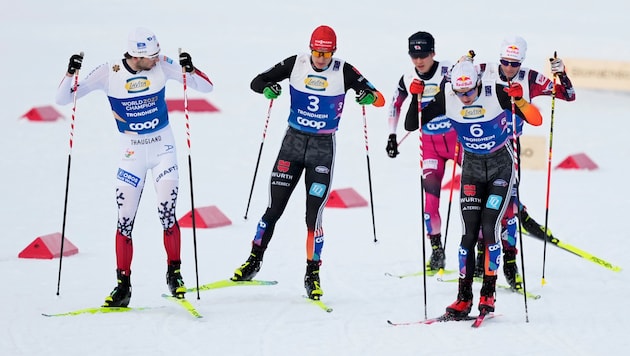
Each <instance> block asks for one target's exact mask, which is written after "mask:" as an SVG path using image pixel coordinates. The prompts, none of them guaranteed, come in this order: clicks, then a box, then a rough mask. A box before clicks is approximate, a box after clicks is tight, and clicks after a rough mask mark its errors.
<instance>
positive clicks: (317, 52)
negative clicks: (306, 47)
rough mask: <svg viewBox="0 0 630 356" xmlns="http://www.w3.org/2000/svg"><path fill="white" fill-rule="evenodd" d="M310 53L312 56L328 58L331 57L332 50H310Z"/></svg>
mask: <svg viewBox="0 0 630 356" xmlns="http://www.w3.org/2000/svg"><path fill="white" fill-rule="evenodd" d="M311 55H313V57H324V58H330V57H332V55H333V53H332V52H320V51H315V50H313V51H311Z"/></svg>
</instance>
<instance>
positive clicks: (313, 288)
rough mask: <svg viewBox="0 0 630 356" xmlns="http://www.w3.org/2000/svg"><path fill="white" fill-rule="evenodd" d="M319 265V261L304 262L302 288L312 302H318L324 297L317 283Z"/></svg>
mask: <svg viewBox="0 0 630 356" xmlns="http://www.w3.org/2000/svg"><path fill="white" fill-rule="evenodd" d="M321 264H322V263H321V261H306V274H305V275H304V288H306V295H307V296H308V297H309V298H311V299H314V300H319V299H320V298H321V297H322V296H323V295H324V291H323V290H322V288H321V286H320V283H319V266H320V265H321Z"/></svg>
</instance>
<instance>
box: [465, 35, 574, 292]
mask: <svg viewBox="0 0 630 356" xmlns="http://www.w3.org/2000/svg"><path fill="white" fill-rule="evenodd" d="M526 53H527V42H526V41H525V40H524V39H523V38H522V37H520V36H508V37H506V38H505V39H504V40H503V41H502V43H501V47H500V59H499V63H489V64H480V67H481V68H483V69H484V70H485V72H486V75H485V76H486V77H488V78H490V77H494V78H496V82H497V84H501V85H503V86H508V85H509V83H519V84H521V86H522V87H523V99H525V100H527V101H528V102H531V100H532V99H533V98H535V97H537V96H541V95H546V96H551V95H553V93H554V90H553V89H554V83H553V81H552V80H550V79H549V78H547V77H545V76H544V75H542V74H541V73H539V72H537V71H535V70H533V69H529V68H526V67H523V66H522V63H523V60H525V56H526ZM551 73H552V74H553V75H555V76H557V78H558V81H559V82H558V83H556V86H555V97H556V98H558V99H561V100H566V101H574V100H575V91H574V89H573V84H572V83H571V81H570V80H569V77H568V76H567V74H566V71H565V67H564V62H563V61H562V59H560V58H552V59H551ZM508 121H509V122H508V126H509V129H510V135H511V129H512V122H511V121H510V120H508ZM516 122H517V129H516V135H517V137H520V135H521V134H522V132H523V121H522V120H521V118H520V117H518V116H517V120H516ZM517 152H518V153H520V140H518V139H517ZM511 200H512V204H513V206H514V208H513V209H508V210H507V211H506V215H505V217H504V219H503V224H504V225H506V227H507V232H506V234H504V237H503V239H502V243H503V274H504V276H505V279H506V281H507V282H508V284H509V285H510V287H511V288H512V289H521V288H522V282H523V278H522V277H521V275H520V273H519V271H518V266H517V264H516V255H517V253H518V249H517V248H516V239H517V226H518V224H517V217H518V215H516V214H517V213H516V212H517V211H520V214H521V218H522V221H521V224H522V226H523V228H524V229H525V230H526V231H527V232H528V233H530V234H532V235H534V236H536V237H538V238H540V239H545V228H544V227H543V226H541V225H540V224H539V223H537V222H536V221H535V220H534V219H533V218H532V217H531V216H529V214H528V213H527V208H526V207H525V206H524V205H523V204H522V203H521V202H520V201H518V200H517V197H516V187H514V189H513V191H512V198H511ZM547 233H548V235H549V237H552V236H551V233H550V232H549V231H547ZM484 258H485V256H484V248H483V240H482V239H481V238H480V243H479V244H478V245H477V261H478V262H479V261H483V260H484ZM475 276H476V277H481V276H483V270H481V269H480V263H477V270H476V271H475Z"/></svg>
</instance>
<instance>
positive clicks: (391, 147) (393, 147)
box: [385, 134, 399, 158]
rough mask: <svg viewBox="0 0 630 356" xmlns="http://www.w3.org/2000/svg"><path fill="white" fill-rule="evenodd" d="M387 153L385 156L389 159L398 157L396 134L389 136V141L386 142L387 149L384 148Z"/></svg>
mask: <svg viewBox="0 0 630 356" xmlns="http://www.w3.org/2000/svg"><path fill="white" fill-rule="evenodd" d="M385 150H386V151H387V155H388V156H389V157H391V158H396V156H398V153H399V152H398V141H397V139H396V134H390V135H389V139H388V140H387V147H385Z"/></svg>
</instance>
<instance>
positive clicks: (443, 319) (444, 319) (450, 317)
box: [387, 312, 475, 326]
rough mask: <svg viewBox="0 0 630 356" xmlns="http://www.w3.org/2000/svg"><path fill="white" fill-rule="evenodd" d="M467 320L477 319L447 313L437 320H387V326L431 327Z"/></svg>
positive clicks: (436, 318)
mask: <svg viewBox="0 0 630 356" xmlns="http://www.w3.org/2000/svg"><path fill="white" fill-rule="evenodd" d="M466 320H468V321H470V320H475V317H472V316H468V315H467V316H465V317H455V316H453V314H451V313H449V312H446V313H444V314H442V315H440V316H438V317H435V318H429V319H425V320H418V321H406V322H393V321H391V320H387V324H389V325H392V326H405V325H421V324H424V325H430V324H434V323H443V322H447V321H466Z"/></svg>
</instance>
